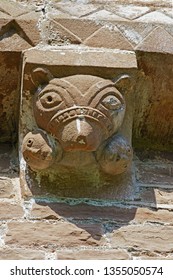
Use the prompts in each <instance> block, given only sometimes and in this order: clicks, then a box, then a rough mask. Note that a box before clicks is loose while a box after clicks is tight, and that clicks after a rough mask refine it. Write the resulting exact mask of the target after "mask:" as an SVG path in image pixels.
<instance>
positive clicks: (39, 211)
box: [30, 204, 62, 220]
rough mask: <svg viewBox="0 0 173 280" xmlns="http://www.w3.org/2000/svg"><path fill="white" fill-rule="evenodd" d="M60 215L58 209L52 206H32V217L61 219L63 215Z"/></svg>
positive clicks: (37, 218)
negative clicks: (55, 209)
mask: <svg viewBox="0 0 173 280" xmlns="http://www.w3.org/2000/svg"><path fill="white" fill-rule="evenodd" d="M60 215H61V214H60ZM60 215H59V213H58V211H54V210H53V208H52V207H49V206H47V205H45V206H42V205H38V204H34V205H33V207H32V211H31V214H30V219H36V220H42V219H53V220H60V219H62V217H61V216H60Z"/></svg>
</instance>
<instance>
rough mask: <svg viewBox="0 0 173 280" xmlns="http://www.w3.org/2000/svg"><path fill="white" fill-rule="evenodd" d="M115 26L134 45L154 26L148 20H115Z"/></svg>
mask: <svg viewBox="0 0 173 280" xmlns="http://www.w3.org/2000/svg"><path fill="white" fill-rule="evenodd" d="M116 26H117V27H118V29H119V30H120V31H121V33H122V34H123V35H124V37H125V38H126V39H127V40H128V41H129V42H130V43H131V44H132V45H133V46H134V47H135V46H136V45H138V44H139V43H141V42H142V41H143V40H144V38H145V37H146V36H147V35H148V34H149V33H150V32H151V31H152V30H153V29H154V28H155V26H154V24H151V23H148V22H135V21H130V22H117V23H116Z"/></svg>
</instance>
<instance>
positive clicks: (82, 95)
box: [32, 68, 125, 151]
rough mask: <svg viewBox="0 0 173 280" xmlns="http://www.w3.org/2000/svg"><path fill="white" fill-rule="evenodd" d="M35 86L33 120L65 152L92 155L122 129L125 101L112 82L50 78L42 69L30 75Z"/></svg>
mask: <svg viewBox="0 0 173 280" xmlns="http://www.w3.org/2000/svg"><path fill="white" fill-rule="evenodd" d="M32 80H33V82H34V83H35V84H36V85H37V86H38V85H40V86H39V90H37V92H36V93H35V96H34V116H35V120H36V123H37V125H38V127H39V128H42V129H43V130H45V131H46V132H48V133H50V134H51V135H53V136H54V137H55V138H56V139H57V140H58V141H59V143H60V144H61V146H62V148H63V149H64V150H65V151H71V150H78V151H82V150H85V151H96V150H97V148H98V147H99V146H100V144H101V143H102V142H103V141H104V140H106V139H107V138H109V137H110V136H111V135H113V134H114V133H116V132H117V131H118V129H119V128H120V126H121V125H122V122H123V118H124V113H125V100H124V98H123V96H122V94H121V93H120V92H119V91H118V90H117V89H116V87H115V84H114V82H112V81H111V80H107V79H103V78H101V77H97V76H91V75H73V76H68V77H65V78H53V77H52V76H51V74H50V73H49V72H48V71H47V70H45V69H42V68H37V69H35V70H34V71H33V73H32Z"/></svg>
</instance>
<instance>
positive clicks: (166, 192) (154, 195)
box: [139, 186, 173, 208]
mask: <svg viewBox="0 0 173 280" xmlns="http://www.w3.org/2000/svg"><path fill="white" fill-rule="evenodd" d="M139 196H140V199H141V202H147V203H155V204H156V206H157V204H165V205H167V207H168V208H169V206H170V205H173V189H172V190H171V189H161V188H160V189H157V188H154V186H153V187H147V188H145V187H141V188H140V195H139Z"/></svg>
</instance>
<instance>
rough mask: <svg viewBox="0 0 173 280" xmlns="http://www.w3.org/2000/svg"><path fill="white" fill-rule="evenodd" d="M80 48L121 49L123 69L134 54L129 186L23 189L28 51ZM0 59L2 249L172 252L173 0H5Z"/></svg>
mask: <svg viewBox="0 0 173 280" xmlns="http://www.w3.org/2000/svg"><path fill="white" fill-rule="evenodd" d="M80 48H81V49H82V48H84V49H88V48H91V49H93V50H97V51H101V52H103V53H107V52H116V53H117V55H119V54H122V53H123V55H125V58H124V60H119V61H118V62H117V61H116V62H114V63H117V64H116V68H117V70H116V73H117V74H122V68H123V67H122V65H125V63H126V62H128V63H130V62H129V61H128V60H127V57H129V54H131V55H133V56H134V57H135V58H136V67H134V69H133V71H132V72H133V75H132V80H133V82H132V83H133V87H134V96H133V100H132V101H133V104H134V105H133V112H132V115H133V129H132V146H133V150H134V155H133V168H132V175H133V176H132V180H133V186H134V189H133V195H132V196H130V197H129V196H128V195H125V193H124V194H123V195H117V194H116V190H115V192H114V193H113V192H112V193H110V194H109V195H110V197H109V199H104V195H103V197H102V192H103V189H99V190H96V194H95V197H94V198H92V197H83V198H80V197H77V198H76V197H74V196H69V197H66V198H64V197H56V196H55V197H54V196H52V197H51V198H50V197H47V196H46V195H45V194H44V195H39V196H36V197H34V196H33V197H32V196H31V197H27V198H26V197H24V196H22V195H21V184H22V178H21V170H19V169H20V168H19V165H20V164H21V162H20V160H21V155H20V154H19V152H18V150H19V147H20V144H21V143H20V142H21V139H20V136H18V135H20V133H21V131H20V129H19V127H20V126H19V123H20V120H21V118H22V115H23V112H22V111H21V103H22V93H21V91H20V88H21V86H22V85H21V84H22V81H23V77H22V73H23V67H24V65H25V63H27V62H26V60H27V55H28V54H30V53H33V54H34V55H35V54H37V53H40V52H41V53H44V52H48V51H50V53H51V52H55V51H56V50H59V49H60V50H69V49H72V52H74V53H75V52H76V53H78V52H79V51H80ZM119 57H122V56H119ZM123 57H124V56H123ZM33 60H34V59H33ZM71 60H72V58H71ZM0 62H1V63H0V79H1V83H0V87H1V91H0V116H1V123H0V259H33V260H36V259H76V260H77V259H118V260H119V259H121V260H122V259H130V260H131V259H173V240H172V239H173V222H172V221H173V154H172V152H173V140H172V139H173V102H172V92H173V82H172V71H173V70H172V69H173V67H172V65H173V6H172V1H171V0H165V1H161V0H157V1H156V0H150V1H145V0H134V1H126V0H125V1H123V0H114V1H109V0H95V1H94V0H93V1H92V0H76V1H75V0H73V1H72V0H71V1H68V0H64V1H58V0H57V1H53V0H52V1H48V0H42V1H35V0H7V1H4V0H2V1H0ZM106 62H107V61H106ZM30 63H33V64H34V63H35V61H31V62H30ZM50 63H51V62H50ZM88 63H89V62H88ZM107 63H110V65H112V64H113V63H112V61H111V60H110V61H108V62H107ZM43 64H44V62H43ZM100 64H103V62H100ZM133 65H134V64H133ZM68 66H69V65H68ZM78 66H81V65H80V62H79V65H78ZM128 66H129V64H128ZM85 67H86V69H85V71H88V70H87V67H88V68H89V66H86V65H85ZM97 67H98V65H97ZM99 67H100V68H99ZM99 67H98V68H97V73H98V75H101V72H102V71H103V70H102V68H101V65H100V66H99ZM109 67H110V66H109ZM130 67H131V66H129V68H130ZM132 68H133V66H132ZM110 69H111V70H110V73H112V72H111V71H114V67H113V66H112V68H111V67H110ZM123 69H124V68H123ZM126 70H127V69H126ZM70 71H72V72H73V68H71V70H70ZM72 72H71V73H72ZM25 78H26V79H27V77H25ZM131 85H132V84H130V86H131ZM28 117H29V114H28ZM115 189H116V186H115ZM97 191H98V192H99V194H100V195H99V196H98V197H99V199H97ZM111 197H113V199H111Z"/></svg>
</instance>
